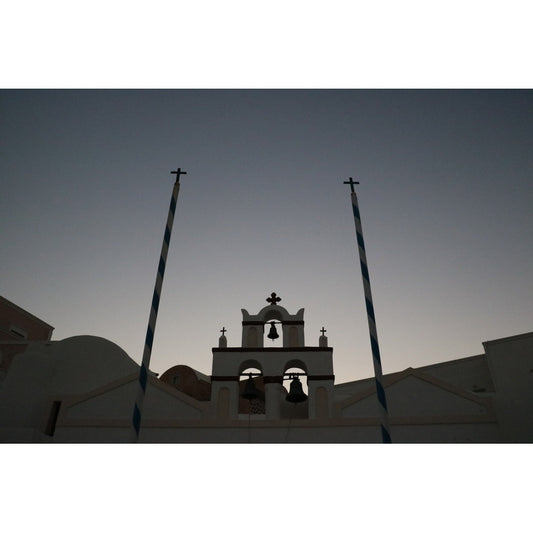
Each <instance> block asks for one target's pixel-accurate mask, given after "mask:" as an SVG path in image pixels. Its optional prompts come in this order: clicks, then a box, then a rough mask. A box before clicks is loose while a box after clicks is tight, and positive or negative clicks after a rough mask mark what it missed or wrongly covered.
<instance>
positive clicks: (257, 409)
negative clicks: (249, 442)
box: [239, 361, 265, 416]
mask: <svg viewBox="0 0 533 533" xmlns="http://www.w3.org/2000/svg"><path fill="white" fill-rule="evenodd" d="M264 414H265V382H264V380H263V371H262V370H261V368H260V365H259V364H258V363H257V362H256V361H247V362H245V363H243V364H242V365H241V369H240V370H239V415H248V416H252V415H264Z"/></svg>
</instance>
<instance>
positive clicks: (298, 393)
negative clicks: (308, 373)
mask: <svg viewBox="0 0 533 533" xmlns="http://www.w3.org/2000/svg"><path fill="white" fill-rule="evenodd" d="M285 399H286V400H287V401H288V402H291V403H300V402H305V400H307V394H305V392H304V391H303V388H302V382H301V381H300V379H299V378H298V376H294V378H292V381H291V388H290V390H289V394H287V396H286V397H285Z"/></svg>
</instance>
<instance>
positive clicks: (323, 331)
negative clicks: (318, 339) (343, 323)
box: [320, 326, 327, 335]
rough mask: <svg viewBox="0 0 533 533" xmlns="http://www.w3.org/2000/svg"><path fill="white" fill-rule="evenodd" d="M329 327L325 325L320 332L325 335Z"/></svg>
mask: <svg viewBox="0 0 533 533" xmlns="http://www.w3.org/2000/svg"><path fill="white" fill-rule="evenodd" d="M326 331H327V329H324V326H322V329H321V330H320V333H322V335H324V333H326Z"/></svg>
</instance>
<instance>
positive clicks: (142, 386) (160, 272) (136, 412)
mask: <svg viewBox="0 0 533 533" xmlns="http://www.w3.org/2000/svg"><path fill="white" fill-rule="evenodd" d="M171 174H176V182H175V183H174V188H173V189H172V198H171V200H170V207H169V210H168V218H167V227H166V229H165V237H164V239H163V246H162V248H161V256H160V257H159V266H158V267H157V277H156V281H155V287H154V295H153V297H152V307H151V310H150V319H149V321H148V329H147V330H146V340H145V342H144V352H143V359H142V363H141V369H140V372H139V388H138V391H137V397H136V399H135V407H134V408H133V419H132V426H133V427H132V431H131V441H132V442H138V440H139V431H140V428H141V417H142V409H143V403H144V396H145V394H146V382H147V380H148V369H149V367H150V357H151V355H152V344H153V342H154V333H155V323H156V320H157V310H158V309H159V300H160V298H161V287H162V286H163V276H164V275H165V265H166V262H167V254H168V247H169V244H170V234H171V232H172V224H173V223H174V213H175V212H176V203H177V201H178V194H179V191H180V175H181V174H187V172H184V171H183V170H181V168H178V170H173V171H172V172H171Z"/></svg>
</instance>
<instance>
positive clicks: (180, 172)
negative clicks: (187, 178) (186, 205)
mask: <svg viewBox="0 0 533 533" xmlns="http://www.w3.org/2000/svg"><path fill="white" fill-rule="evenodd" d="M170 173H171V174H176V183H179V182H180V176H181V174H187V172H185V171H184V170H181V167H180V168H178V170H171V171H170Z"/></svg>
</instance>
